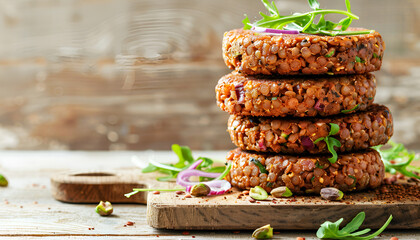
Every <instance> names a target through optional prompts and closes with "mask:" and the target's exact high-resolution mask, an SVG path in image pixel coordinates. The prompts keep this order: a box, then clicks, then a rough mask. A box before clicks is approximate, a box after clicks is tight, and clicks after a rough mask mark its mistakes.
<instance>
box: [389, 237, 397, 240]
mask: <svg viewBox="0 0 420 240" xmlns="http://www.w3.org/2000/svg"><path fill="white" fill-rule="evenodd" d="M390 240H398V238H397V237H392V238H391V239H390Z"/></svg>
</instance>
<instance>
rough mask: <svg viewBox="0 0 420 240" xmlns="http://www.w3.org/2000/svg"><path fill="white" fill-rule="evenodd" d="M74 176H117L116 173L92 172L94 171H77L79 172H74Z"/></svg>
mask: <svg viewBox="0 0 420 240" xmlns="http://www.w3.org/2000/svg"><path fill="white" fill-rule="evenodd" d="M72 176H75V177H111V176H115V174H112V173H104V172H92V173H77V174H73V175H72Z"/></svg>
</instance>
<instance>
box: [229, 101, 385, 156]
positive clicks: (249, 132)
mask: <svg viewBox="0 0 420 240" xmlns="http://www.w3.org/2000/svg"><path fill="white" fill-rule="evenodd" d="M330 123H335V124H338V126H339V127H340V130H339V132H338V133H337V134H335V135H333V136H332V137H334V138H336V139H337V140H339V141H340V143H341V147H339V148H337V147H336V148H335V149H336V150H337V152H351V151H359V150H363V149H367V148H369V147H372V146H377V145H381V144H385V143H387V142H388V140H389V139H390V138H391V136H392V134H393V120H392V115H391V113H390V112H389V109H388V108H387V107H385V106H382V105H377V104H373V105H372V106H370V107H369V108H368V109H367V110H366V111H363V112H356V113H353V114H348V115H344V114H341V115H337V116H332V117H323V118H271V117H251V116H241V115H231V116H230V117H229V120H228V130H227V131H228V132H229V134H230V137H231V139H232V142H233V143H234V144H235V145H236V146H238V147H240V148H241V149H244V150H252V151H258V152H277V153H289V154H301V153H311V154H319V153H329V151H328V148H327V144H326V143H325V141H319V142H317V143H316V144H314V143H313V142H314V141H315V140H317V139H318V138H321V137H326V136H328V134H329V132H330V129H331V125H330Z"/></svg>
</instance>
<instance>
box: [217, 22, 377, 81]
mask: <svg viewBox="0 0 420 240" xmlns="http://www.w3.org/2000/svg"><path fill="white" fill-rule="evenodd" d="M348 30H349V31H352V30H353V31H358V30H365V29H357V28H349V29H348ZM222 49H223V59H224V60H225V63H226V65H227V66H228V67H229V68H231V69H236V70H237V71H240V72H242V73H245V74H247V75H256V74H265V75H271V74H283V75H294V74H325V73H333V74H355V73H357V74H362V73H367V72H372V71H377V70H379V69H380V68H381V64H382V56H383V54H384V50H385V43H384V41H383V40H382V37H381V35H380V34H379V33H378V32H376V31H373V33H370V34H362V35H347V36H335V37H331V36H322V35H310V34H281V35H272V34H271V35H270V34H261V33H256V32H254V31H251V30H243V29H235V30H232V31H229V32H226V33H225V34H224V37H223V47H222Z"/></svg>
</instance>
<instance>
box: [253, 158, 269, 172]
mask: <svg viewBox="0 0 420 240" xmlns="http://www.w3.org/2000/svg"><path fill="white" fill-rule="evenodd" d="M250 161H251V162H252V163H253V164H255V166H257V167H258V168H259V169H260V173H268V171H267V169H265V167H264V165H262V163H261V162H260V161H258V160H257V159H255V158H251V160H250Z"/></svg>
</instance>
